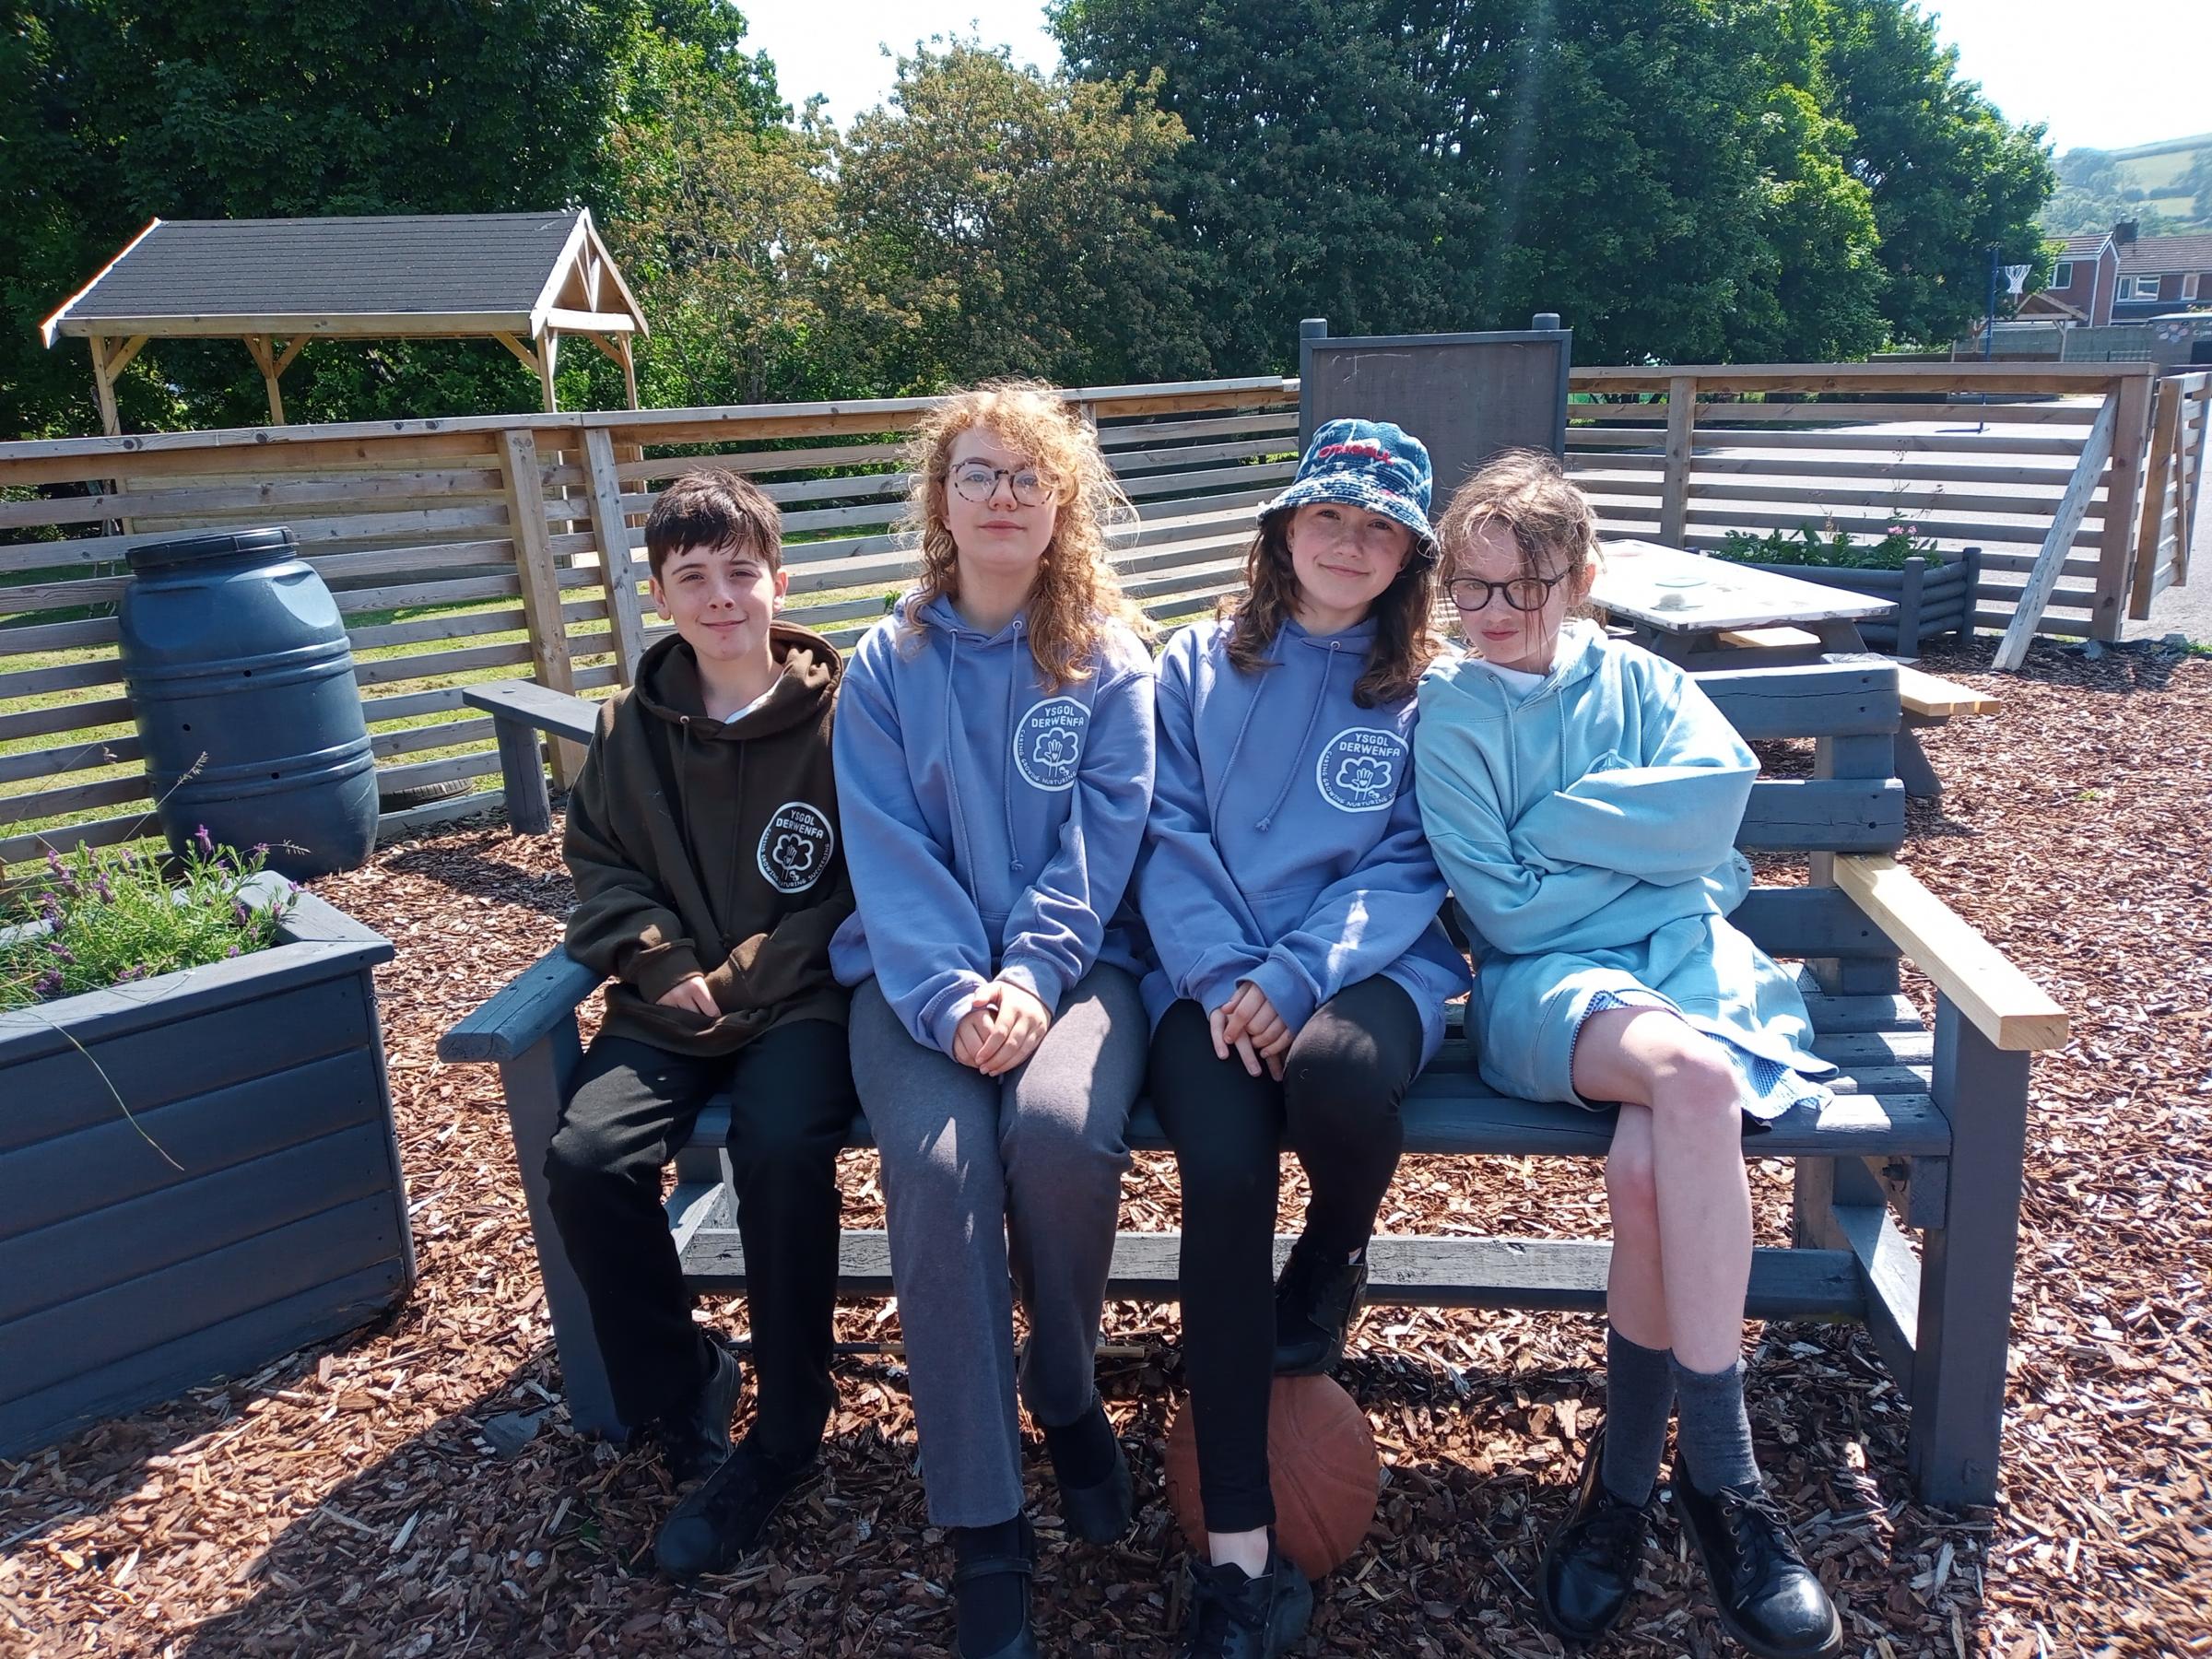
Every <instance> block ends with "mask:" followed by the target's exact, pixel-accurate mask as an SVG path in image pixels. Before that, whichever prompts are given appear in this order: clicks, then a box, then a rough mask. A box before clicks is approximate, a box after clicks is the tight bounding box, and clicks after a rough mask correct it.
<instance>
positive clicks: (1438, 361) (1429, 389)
mask: <svg viewBox="0 0 2212 1659" xmlns="http://www.w3.org/2000/svg"><path fill="white" fill-rule="evenodd" d="M1573 340H1574V331H1573V330H1571V329H1565V328H1547V329H1527V330H1515V331H1502V332H1499V333H1494V334H1454V335H1370V336H1366V337H1357V336H1347V337H1345V338H1342V339H1331V338H1330V337H1328V336H1327V335H1312V334H1310V335H1305V336H1304V337H1302V338H1301V339H1300V341H1299V354H1298V355H1299V365H1298V371H1299V400H1298V416H1299V421H1298V432H1299V447H1300V449H1301V450H1302V449H1304V447H1305V446H1306V445H1307V444H1308V443H1309V442H1311V441H1312V436H1313V431H1314V429H1315V428H1316V427H1319V426H1321V425H1322V424H1324V422H1327V421H1331V420H1339V419H1343V418H1346V417H1348V416H1357V417H1359V418H1363V419H1367V420H1394V421H1396V422H1397V423H1398V425H1400V426H1402V427H1404V428H1405V429H1406V430H1407V431H1409V432H1411V433H1412V434H1413V435H1414V436H1415V437H1417V438H1418V439H1419V440H1420V441H1422V442H1423V443H1425V444H1427V445H1428V446H1429V455H1430V460H1431V461H1432V462H1433V463H1434V465H1435V467H1436V493H1435V497H1434V511H1435V512H1442V511H1443V509H1444V503H1445V502H1446V501H1448V500H1451V498H1452V492H1453V490H1454V489H1456V488H1459V486H1460V484H1461V483H1462V482H1464V481H1465V478H1466V477H1467V475H1468V474H1469V473H1471V472H1473V471H1474V470H1475V469H1476V468H1477V466H1480V465H1482V464H1483V463H1484V462H1485V461H1488V459H1489V458H1490V457H1491V456H1492V455H1495V454H1496V453H1498V452H1499V451H1500V450H1503V449H1514V448H1525V449H1539V450H1549V451H1550V452H1551V453H1553V454H1556V455H1563V454H1564V453H1566V448H1567V369H1568V359H1569V358H1570V356H1571V347H1572V343H1573Z"/></svg>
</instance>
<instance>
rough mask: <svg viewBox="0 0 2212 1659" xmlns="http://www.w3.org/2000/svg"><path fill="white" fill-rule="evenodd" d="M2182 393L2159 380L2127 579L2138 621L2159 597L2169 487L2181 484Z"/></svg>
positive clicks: (2175, 385) (2129, 604)
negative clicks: (2132, 562) (2139, 517)
mask: <svg viewBox="0 0 2212 1659" xmlns="http://www.w3.org/2000/svg"><path fill="white" fill-rule="evenodd" d="M2181 390H2182V388H2181V383H2180V382H2178V381H2170V380H2164V381H2160V382H2159V387H2158V393H2157V396H2156V398H2155V400H2154V401H2153V402H2152V404H2151V407H2150V465H2148V466H2147V468H2145V469H2144V473H2143V517H2142V520H2141V522H2140V523H2139V524H2137V525H2136V568H2135V571H2134V573H2133V575H2131V576H2130V577H2129V579H2128V601H2127V614H2128V615H2129V616H2130V617H2132V618H2135V620H2136V621H2138V622H2140V621H2142V620H2144V619H2145V618H2147V617H2148V616H2149V615H2150V602H2151V600H2153V599H2154V598H2156V597H2157V596H2158V578H2159V543H2160V542H2161V541H2163V540H2164V539H2165V538H2166V498H2167V487H2168V486H2169V485H2170V484H2175V483H2177V482H2178V475H2179V474H2180V472H2181V468H2180V467H2179V466H2177V465H2175V464H2174V461H2175V456H2174V437H2175V432H2176V429H2178V428H2179V427H2180V425H2181V413H2182V398H2181ZM2183 534H2186V532H2184V533H2183Z"/></svg>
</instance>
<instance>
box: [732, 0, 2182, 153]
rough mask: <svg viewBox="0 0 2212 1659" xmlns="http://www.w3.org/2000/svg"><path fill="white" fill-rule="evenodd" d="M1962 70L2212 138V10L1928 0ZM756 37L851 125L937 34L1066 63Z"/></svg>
mask: <svg viewBox="0 0 2212 1659" xmlns="http://www.w3.org/2000/svg"><path fill="white" fill-rule="evenodd" d="M1923 5H1924V9H1927V10H1931V11H1934V12H1935V13H1936V15H1937V17H1938V19H1939V27H1940V28H1941V29H1942V32H1943V36H1944V39H1945V40H1947V41H1949V42H1950V43H1951V44H1953V45H1955V46H1957V47H1958V48H1959V72H1960V73H1961V74H1962V75H1964V76H1968V77H1969V78H1971V79H1973V80H1978V81H1980V82H1981V83H1982V86H1983V90H1984V91H1985V92H1987V93H1988V95H1989V97H1990V98H1991V100H1993V101H1994V103H1995V104H1996V106H1997V108H1999V109H2000V110H2002V111H2004V112H2005V113H2006V116H2007V117H2009V118H2010V119H2012V120H2014V121H2022V122H2025V121H2041V122H2045V123H2047V124H2049V126H2050V129H2051V130H2050V137H2051V140H2052V142H2053V143H2054V144H2055V145H2056V146H2057V147H2058V148H2059V150H2060V151H2061V152H2064V151H2065V150H2067V149H2070V148H2072V147H2076V146H2077V145H2088V146H2090V147H2095V148H2098V149H2124V148H2125V147H2128V146H2130V145H2136V144H2148V143H2151V142H2152V141H2154V140H2156V139H2160V138H2181V137H2187V136H2190V135H2194V134H2197V133H2204V132H2212V76H2208V75H2207V73H2206V70H2207V66H2208V65H2212V6H2207V5H2206V4H2204V0H2147V4H2141V5H2137V6H2124V7H2113V6H2082V5H2080V4H2079V3H2078V0H1923ZM738 8H739V10H740V11H742V12H743V13H744V14H745V17H746V20H747V25H748V30H747V44H748V45H749V46H750V47H751V48H752V49H753V50H755V51H765V52H766V53H768V54H769V55H770V56H771V58H773V59H774V60H775V64H776V71H777V76H778V78H779V80H780V82H781V84H782V91H783V96H784V97H785V99H787V100H789V101H790V102H792V103H793V104H794V105H795V104H799V103H803V102H805V101H806V98H807V97H808V96H809V95H810V94H812V93H816V92H820V93H823V94H825V95H827V97H828V98H829V100H830V106H829V107H830V116H831V118H832V119H833V120H835V121H836V122H837V124H839V125H840V126H843V125H845V124H848V123H850V122H851V120H852V119H853V116H854V115H856V114H858V113H859V112H861V111H863V110H865V109H867V108H869V107H870V106H871V105H874V104H877V103H880V102H881V101H882V100H883V98H884V95H885V94H886V93H887V92H888V91H889V89H890V86H891V77H892V65H891V60H890V59H889V58H888V57H887V56H885V55H884V53H883V52H882V50H881V49H882V48H883V47H884V46H885V45H887V44H888V46H889V47H890V48H891V50H892V51H893V52H906V53H911V52H912V50H913V48H914V43H915V41H919V40H924V39H927V38H929V37H931V36H935V35H946V34H962V35H966V34H971V33H973V34H977V35H980V36H981V37H982V40H983V41H984V42H985V43H986V44H989V45H994V46H996V45H1006V46H1011V47H1012V48H1013V49H1014V61H1015V62H1016V63H1019V64H1034V65H1037V66H1038V67H1039V68H1041V69H1050V68H1051V67H1052V66H1053V65H1054V64H1056V63H1057V62H1058V61H1059V52H1058V49H1057V47H1056V46H1055V45H1054V43H1053V38H1052V36H1051V35H1050V34H1048V33H1047V32H1046V31H1045V27H1044V7H1043V6H1042V5H1041V0H738Z"/></svg>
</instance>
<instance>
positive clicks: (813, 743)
mask: <svg viewBox="0 0 2212 1659" xmlns="http://www.w3.org/2000/svg"><path fill="white" fill-rule="evenodd" d="M645 550H646V557H647V559H648V560H649V562H650V564H651V568H652V571H653V602H654V604H655V606H658V608H659V610H660V614H661V616H662V617H663V618H666V619H667V620H670V621H673V622H674V623H675V624H676V635H675V637H674V638H672V639H663V640H661V641H658V642H657V643H655V644H654V645H653V646H652V647H651V648H650V649H648V650H647V651H646V653H645V654H644V655H643V656H642V657H641V659H640V660H639V663H638V673H637V683H636V685H635V686H634V688H632V689H631V690H629V692H628V693H625V694H619V695H618V696H616V697H614V698H612V699H610V700H608V701H607V702H606V705H605V706H604V708H603V710H602V712H601V714H600V717H599V729H598V733H597V735H595V736H594V739H593V742H592V746H591V749H590V751H589V753H588V754H587V755H586V756H585V758H584V763H583V768H582V771H581V772H580V773H579V775H578V777H577V780H576V786H575V789H574V790H573V792H572V793H571V796H570V799H569V808H568V824H567V831H566V835H565V838H564V840H563V842H562V847H561V851H562V853H563V855H564V856H565V857H566V859H567V860H568V865H569V869H570V871H571V874H573V876H574V877H575V878H576V892H577V902H576V908H575V910H574V911H573V912H571V915H570V917H569V925H568V949H569V954H570V955H571V956H572V957H574V958H575V959H577V960H578V961H580V962H582V963H583V964H585V965H586V966H587V967H592V968H596V969H598V970H600V971H602V972H604V973H606V974H608V975H610V976H611V977H612V978H613V980H614V983H612V984H610V985H609V986H608V987H607V988H606V1021H605V1023H604V1024H603V1025H602V1026H601V1028H600V1031H599V1035H598V1036H597V1037H596V1038H595V1039H594V1041H593V1042H592V1045H591V1047H590V1048H589V1049H588V1050H586V1051H585V1053H584V1055H583V1058H582V1062H581V1063H580V1064H579V1065H578V1067H577V1071H576V1081H575V1086H574V1088H573V1089H572V1091H571V1096H570V1099H569V1102H568V1105H567V1108H566V1110H565V1111H564V1112H563V1114H562V1119H561V1124H560V1127H559V1130H558V1132H557V1133H556V1134H555V1135H554V1137H553V1143H552V1146H551V1147H550V1149H549V1150H548V1152H547V1159H546V1174H547V1181H548V1182H549V1183H550V1186H551V1199H552V1207H553V1215H554V1218H555V1220H556V1222H557V1223H558V1225H559V1230H560V1236H561V1241H562V1243H563V1245H564V1246H565V1247H566V1248H567V1251H568V1253H569V1258H570V1260H571V1262H572V1263H573V1264H574V1265H575V1268H576V1273H577V1277H579V1278H580V1279H582V1282H583V1288H584V1293H585V1295H586V1297H587V1298H588V1300H590V1303H591V1309H592V1322H593V1324H594V1327H595V1328H596V1331H597V1335H598V1337H599V1346H600V1347H601V1350H602V1351H603V1353H604V1354H605V1356H606V1368H607V1376H608V1382H610V1384H611V1385H612V1387H613V1391H614V1396H615V1407H616V1409H617V1410H618V1412H619V1413H620V1414H621V1417H622V1419H623V1421H624V1422H626V1423H628V1424H629V1426H630V1427H631V1428H632V1429H651V1430H653V1431H655V1432H656V1433H657V1435H658V1437H659V1438H660V1440H661V1441H662V1442H663V1444H664V1445H665V1447H666V1449H667V1453H668V1458H669V1464H670V1469H671V1472H672V1473H673V1474H674V1475H675V1476H676V1477H677V1479H678V1480H679V1481H681V1480H689V1479H694V1478H697V1477H706V1478H705V1479H704V1481H703V1483H702V1484H701V1485H700V1486H698V1487H697V1488H694V1490H693V1491H692V1492H691V1493H690V1494H689V1496H688V1497H687V1498H686V1499H685V1500H683V1502H682V1503H680V1504H679V1505H678V1506H677V1510H676V1512H675V1513H674V1514H673V1515H672V1516H671V1517H670V1518H669V1521H668V1523H667V1524H666V1525H665V1527H664V1528H663V1529H662V1532H661V1535H660V1538H659V1540H658V1542H657V1545H656V1554H657V1556H658V1559H659V1560H660V1563H661V1566H662V1567H663V1568H664V1569H665V1571H669V1572H671V1573H673V1574H675V1575H676V1576H677V1577H680V1578H688V1577H691V1576H693V1575H694V1574H697V1573H700V1572H707V1571H718V1570H719V1569H721V1568H723V1567H724V1566H726V1565H727V1564H728V1563H729V1562H730V1561H732V1560H734V1559H735V1558H736V1557H737V1556H738V1555H740V1554H741V1553H743V1552H744V1551H745V1550H746V1549H747V1548H749V1547H751V1546H752V1545H753V1544H754V1543H755V1542H756V1541H757V1540H758V1539H759V1535H760V1534H761V1532H762V1531H763V1529H764V1528H765V1527H766V1525H767V1524H768V1521H769V1518H770V1517H771V1515H772V1514H773V1513H774V1512H775V1510H776V1508H777V1506H778V1505H779V1504H781V1503H782V1501H783V1500H784V1499H785V1498H787V1497H789V1496H790V1495H791V1493H792V1492H794V1490H797V1489H798V1488H800V1487H802V1486H804V1485H805V1484H806V1482H807V1481H808V1479H809V1477H811V1476H812V1474H813V1472H814V1466H815V1454H816V1451H817V1448H818V1445H819V1443H820V1441H821V1436H822V1430H823V1428H824V1425H825V1424H826V1423H827V1421H828V1419H829V1415H830V1408H831V1406H833V1405H834V1404H835V1402H836V1389H835V1387H834V1386H833V1384H832V1383H831V1382H830V1335H831V1323H830V1322H831V1314H832V1311H833V1307H834V1302H835V1298H836V1293H837V1248H838V1210H839V1200H838V1191H837V1181H836V1162H837V1152H838V1148H839V1147H841V1145H842V1144H843V1142H844V1138H845V1135H846V1133H847V1131H848V1129H849V1128H850V1126H851V1124H852V1121H853V1112H854V1111H855V1110H856V1102H855V1100H854V1097H853V1080H852V1073H851V1070H850V1066H849V1064H848V1061H847V1057H846V1054H847V1051H846V1042H845V1004H846V994H845V992H844V991H843V990H842V989H841V988H840V987H839V985H838V984H837V982H836V981H835V980H834V979H833V978H832V977H831V975H830V954H829V953H830V935H831V934H833V933H835V932H836V931H837V927H838V924H840V923H841V922H842V921H843V920H844V919H845V918H846V917H847V916H848V915H850V914H851V913H852V912H853V888H852V884H851V882H850V880H849V879H848V878H847V877H846V873H845V859H844V849H843V847H842V846H841V844H840V841H839V836H838V818H837V789H836V784H835V781H834V779H833V777H832V775H831V771H830V708H831V703H832V700H833V699H834V695H835V692H836V688H837V682H838V677H839V674H840V673H841V668H842V664H841V660H840V658H839V656H838V653H837V652H836V651H835V650H834V649H833V648H832V647H831V646H830V642H829V641H827V640H825V639H823V638H821V636H819V635H818V634H815V633H810V632H808V631H807V630H806V629H802V628H796V627H794V626H792V625H791V624H789V623H784V622H779V621H777V620H776V619H775V613H776V609H777V607H778V606H779V604H780V603H781V601H782V595H783V592H784V588H785V585H786V582H787V581H788V578H787V576H786V575H785V573H784V571H783V569H782V517H781V515H780V514H779V513H778V512H777V510H776V506H775V503H774V502H772V501H771V500H769V499H768V498H767V496H765V495H764V494H762V493H761V491H760V490H759V488H758V487H756V486H755V485H753V484H752V483H751V482H750V481H748V480H746V479H743V478H739V477H735V476H733V475H731V474H729V473H726V472H720V471H703V472H694V473H688V474H686V475H685V476H684V477H681V478H679V479H678V480H677V482H676V483H674V484H672V485H671V486H670V487H669V488H668V489H667V490H666V491H665V493H664V494H663V495H662V497H661V499H660V500H659V501H658V502H656V503H655V504H654V507H653V513H652V516H651V517H650V518H648V519H647V520H646V524H645ZM725 1087H726V1088H728V1089H729V1091H730V1139H729V1152H730V1168H731V1171H732V1175H733V1181H734V1184H735V1190H736V1195H737V1227H738V1232H739V1234H740V1236H741V1238H742V1240H743V1242H744V1246H745V1262H746V1277H747V1287H748V1299H749V1304H750V1305H749V1312H750V1314H751V1321H752V1331H753V1364H754V1371H755V1373H756V1377H757V1381H758V1383H759V1408H758V1410H757V1412H756V1414H755V1418H754V1422H753V1427H752V1430H751V1431H750V1432H749V1433H748V1434H747V1436H746V1437H745V1439H744V1441H742V1442H740V1443H739V1444H738V1445H737V1446H736V1447H735V1449H733V1448H732V1446H731V1439H730V1414H731V1411H732V1408H733V1407H734V1406H735V1403H736V1399H737V1394H738V1384H739V1372H738V1366H737V1360H736V1359H735V1356H734V1355H732V1354H731V1353H730V1352H729V1351H728V1350H727V1349H725V1348H724V1347H723V1346H722V1345H721V1344H720V1343H719V1342H717V1341H715V1340H714V1339H713V1338H712V1337H711V1336H710V1335H708V1334H707V1333H706V1332H705V1331H704V1330H703V1329H701V1328H700V1326H698V1325H696V1324H693V1323H692V1319H691V1305H692V1301H691V1296H690V1294H689V1292H688V1290H687V1289H686V1288H685V1287H684V1280H683V1272H682V1267H681V1265H680V1264H679V1262H678V1260H677V1253H676V1248H675V1245H674V1244H673V1242H672V1241H670V1239H669V1236H668V1225H667V1220H666V1218H665V1216H664V1215H663V1213H662V1209H661V1171H662V1169H663V1167H664V1166H665V1164H666V1163H667V1161H668V1159H670V1158H671V1157H672V1156H673V1154H674V1152H675V1150H676V1148H677V1147H679V1146H681V1145H682V1144H683V1142H684V1141H685V1140H686V1139H687V1138H688V1136H689V1135H690V1133H691V1128H692V1125H693V1124H694V1123H695V1122H696V1121H697V1119H698V1116H699V1112H700V1108H701V1107H702V1106H704V1105H705V1104H706V1102H707V1101H708V1100H709V1099H710V1098H712V1096H713V1095H714V1094H715V1093H716V1092H717V1091H718V1090H720V1089H722V1088H725Z"/></svg>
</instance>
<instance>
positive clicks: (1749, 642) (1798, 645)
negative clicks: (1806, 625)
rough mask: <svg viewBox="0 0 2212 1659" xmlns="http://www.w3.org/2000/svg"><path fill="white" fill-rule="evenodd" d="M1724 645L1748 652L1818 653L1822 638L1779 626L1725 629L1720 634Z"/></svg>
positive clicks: (1814, 634) (1801, 630)
mask: <svg viewBox="0 0 2212 1659" xmlns="http://www.w3.org/2000/svg"><path fill="white" fill-rule="evenodd" d="M1720 640H1721V643H1722V644H1724V645H1735V646H1740V647H1742V648H1743V649H1745V650H1747V651H1818V650H1819V649H1820V636H1819V635H1818V634H1817V633H1810V632H1807V631H1806V629H1802V628H1791V627H1788V626H1787V625H1783V624H1777V625H1776V626H1774V627H1772V628H1724V629H1721V634H1720Z"/></svg>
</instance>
